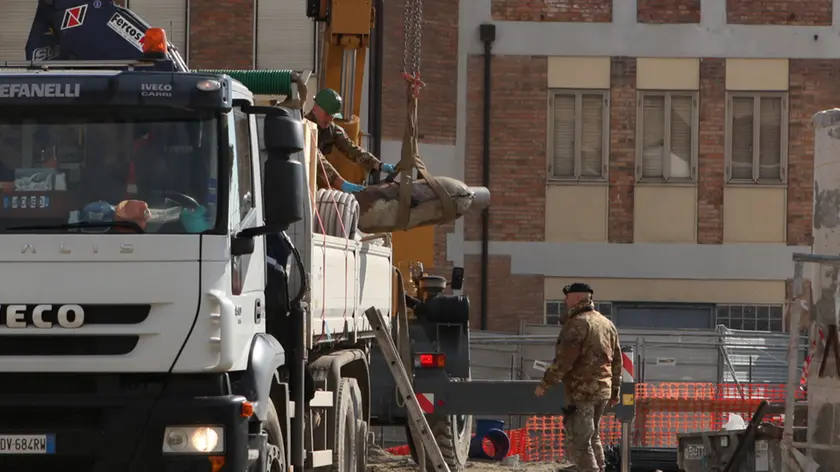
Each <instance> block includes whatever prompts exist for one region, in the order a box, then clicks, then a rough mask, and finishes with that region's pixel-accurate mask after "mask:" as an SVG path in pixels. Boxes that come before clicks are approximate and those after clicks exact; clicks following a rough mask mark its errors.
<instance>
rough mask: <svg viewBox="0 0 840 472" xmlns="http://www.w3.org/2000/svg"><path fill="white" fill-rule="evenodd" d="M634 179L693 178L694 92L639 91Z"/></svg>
mask: <svg viewBox="0 0 840 472" xmlns="http://www.w3.org/2000/svg"><path fill="white" fill-rule="evenodd" d="M637 106H638V111H637V119H636V123H637V125H636V147H637V148H636V155H637V156H638V159H637V162H636V178H637V179H638V180H640V181H654V182H679V181H683V182H689V181H693V180H694V179H695V177H696V175H697V148H698V146H697V142H698V129H699V117H698V108H697V92H640V93H639V98H638V104H637Z"/></svg>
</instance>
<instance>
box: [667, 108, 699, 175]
mask: <svg viewBox="0 0 840 472" xmlns="http://www.w3.org/2000/svg"><path fill="white" fill-rule="evenodd" d="M693 112H694V99H693V98H692V97H690V96H685V95H674V96H671V155H670V156H669V158H670V159H671V162H670V164H671V169H670V177H674V178H678V179H688V178H690V177H691V150H692V149H693V147H694V143H692V142H691V126H692V123H693V122H694V120H693V119H692V117H693V115H694V113H693Z"/></svg>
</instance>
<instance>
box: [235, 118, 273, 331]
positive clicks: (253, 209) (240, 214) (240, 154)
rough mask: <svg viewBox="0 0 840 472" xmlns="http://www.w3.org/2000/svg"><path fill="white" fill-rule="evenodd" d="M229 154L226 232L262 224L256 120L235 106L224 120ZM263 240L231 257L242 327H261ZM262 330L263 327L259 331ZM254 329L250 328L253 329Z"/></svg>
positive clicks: (263, 284) (237, 231) (263, 272)
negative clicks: (229, 176)
mask: <svg viewBox="0 0 840 472" xmlns="http://www.w3.org/2000/svg"><path fill="white" fill-rule="evenodd" d="M226 124H227V126H226V128H227V130H226V131H227V135H228V142H229V143H230V153H231V157H232V159H231V162H230V165H231V174H230V175H231V178H230V195H229V199H228V201H229V202H230V205H229V208H228V212H229V213H228V215H229V216H228V221H229V228H228V230H229V234H230V237H231V238H232V237H233V235H235V234H237V233H239V232H240V231H242V230H244V229H246V228H251V227H255V226H261V225H262V224H263V215H262V211H263V210H262V202H261V200H260V198H259V196H260V195H262V189H261V188H260V187H261V182H260V179H259V175H258V173H259V147H258V145H257V142H256V139H253V137H254V136H255V135H254V134H253V133H252V132H251V131H252V130H253V129H255V126H256V122H255V120H254V117H253V116H252V115H249V114H247V113H245V112H243V111H242V110H241V109H239V108H234V109H233V110H232V111H231V112H230V113H228V116H227V121H226ZM265 272H266V266H265V242H264V236H256V237H254V251H253V252H252V253H250V254H243V255H232V256H231V295H232V299H233V301H234V304H235V305H236V307H237V308H236V310H237V316H239V317H241V319H239V320H238V322H239V324H240V325H242V328H243V329H246V328H247V327H248V326H253V325H261V326H264V323H263V319H264V309H265V299H264V298H265V297H264V289H265V277H266V274H265ZM259 331H262V330H259ZM252 332H253V331H252Z"/></svg>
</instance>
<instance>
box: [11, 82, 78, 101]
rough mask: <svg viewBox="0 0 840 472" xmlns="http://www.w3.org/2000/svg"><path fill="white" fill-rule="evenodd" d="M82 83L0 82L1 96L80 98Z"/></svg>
mask: <svg viewBox="0 0 840 472" xmlns="http://www.w3.org/2000/svg"><path fill="white" fill-rule="evenodd" d="M81 88H82V86H81V85H80V84H0V98H29V97H32V98H78V97H79V92H80V91H81Z"/></svg>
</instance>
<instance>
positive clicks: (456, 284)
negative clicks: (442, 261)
mask: <svg viewBox="0 0 840 472" xmlns="http://www.w3.org/2000/svg"><path fill="white" fill-rule="evenodd" d="M449 286H450V287H451V288H452V290H461V289H462V288H464V268H463V267H453V268H452V280H451V281H450V283H449Z"/></svg>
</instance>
